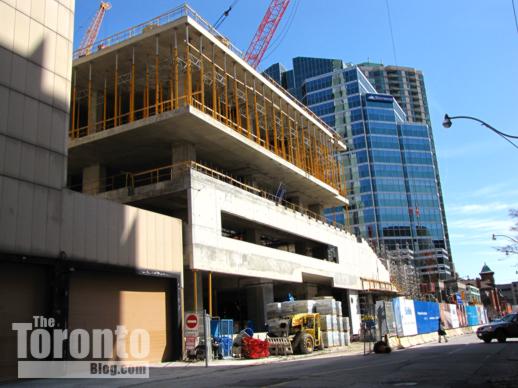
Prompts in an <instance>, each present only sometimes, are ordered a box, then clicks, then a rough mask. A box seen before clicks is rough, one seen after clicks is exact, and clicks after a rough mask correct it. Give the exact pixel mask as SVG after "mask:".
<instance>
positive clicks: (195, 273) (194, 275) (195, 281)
mask: <svg viewBox="0 0 518 388" xmlns="http://www.w3.org/2000/svg"><path fill="white" fill-rule="evenodd" d="M192 275H193V279H192V281H193V292H194V312H197V311H198V276H197V275H198V271H197V270H195V269H193V270H192Z"/></svg>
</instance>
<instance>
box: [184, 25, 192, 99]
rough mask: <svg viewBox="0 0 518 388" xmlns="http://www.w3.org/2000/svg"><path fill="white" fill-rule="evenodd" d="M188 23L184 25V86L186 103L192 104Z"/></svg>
mask: <svg viewBox="0 0 518 388" xmlns="http://www.w3.org/2000/svg"><path fill="white" fill-rule="evenodd" d="M189 44H190V43H189V25H187V24H186V25H185V65H186V69H185V88H186V89H187V94H186V96H187V105H192V74H191V54H190V50H189Z"/></svg>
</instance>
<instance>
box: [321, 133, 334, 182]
mask: <svg viewBox="0 0 518 388" xmlns="http://www.w3.org/2000/svg"><path fill="white" fill-rule="evenodd" d="M321 137H322V155H323V156H322V157H323V159H322V175H323V176H324V182H326V183H330V181H329V174H328V165H327V163H328V160H329V149H328V139H327V135H325V134H322V135H321ZM331 186H332V185H331Z"/></svg>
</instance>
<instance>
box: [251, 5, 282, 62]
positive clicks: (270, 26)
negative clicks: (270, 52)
mask: <svg viewBox="0 0 518 388" xmlns="http://www.w3.org/2000/svg"><path fill="white" fill-rule="evenodd" d="M289 3H290V0H272V1H271V3H270V5H269V6H268V9H267V10H266V14H265V15H264V17H263V20H262V21H261V24H259V28H258V29H257V31H256V32H255V35H254V38H253V39H252V42H251V43H250V46H249V47H248V50H246V53H245V55H244V59H245V61H247V62H248V63H249V64H250V65H251V66H252V67H253V68H254V69H255V68H257V66H259V63H261V60H262V59H263V56H264V54H265V52H266V49H268V46H269V44H270V42H271V40H272V38H273V35H274V34H275V30H276V29H277V27H278V26H279V23H280V21H281V19H282V16H283V15H284V12H285V11H286V8H288V5H289Z"/></svg>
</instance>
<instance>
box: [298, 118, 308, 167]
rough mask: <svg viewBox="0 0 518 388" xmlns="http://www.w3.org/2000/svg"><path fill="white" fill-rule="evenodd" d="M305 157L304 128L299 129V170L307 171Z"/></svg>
mask: <svg viewBox="0 0 518 388" xmlns="http://www.w3.org/2000/svg"><path fill="white" fill-rule="evenodd" d="M306 156H307V155H306V137H305V136H304V127H300V168H302V169H303V170H304V171H308V169H307V158H306Z"/></svg>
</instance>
